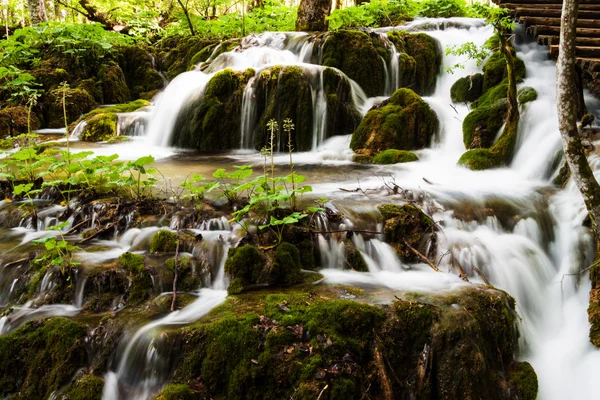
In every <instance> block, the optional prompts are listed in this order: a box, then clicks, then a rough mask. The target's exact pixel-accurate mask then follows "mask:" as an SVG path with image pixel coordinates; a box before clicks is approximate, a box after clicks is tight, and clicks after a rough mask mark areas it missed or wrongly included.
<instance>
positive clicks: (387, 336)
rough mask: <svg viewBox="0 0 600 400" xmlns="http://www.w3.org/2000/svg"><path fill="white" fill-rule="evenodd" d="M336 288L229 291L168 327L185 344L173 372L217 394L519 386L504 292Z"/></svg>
mask: <svg viewBox="0 0 600 400" xmlns="http://www.w3.org/2000/svg"><path fill="white" fill-rule="evenodd" d="M344 292H346V294H345V295H347V291H346V290H345V289H344V288H331V287H320V286H317V287H314V286H312V287H306V288H300V289H296V290H294V291H289V292H286V293H281V294H269V293H265V292H254V293H246V294H242V295H237V296H230V297H229V298H228V299H227V300H226V301H225V303H223V304H222V305H221V306H219V307H217V308H216V309H215V310H213V311H212V312H211V313H209V314H208V315H207V316H206V317H204V318H203V319H201V320H200V321H198V322H197V323H196V324H194V325H192V326H190V327H186V328H183V329H180V330H178V331H175V332H172V333H169V335H168V336H169V337H170V338H171V339H170V340H172V341H173V345H172V346H167V347H170V348H173V346H175V347H180V348H181V353H182V354H183V356H182V357H181V358H180V359H179V360H178V361H177V364H176V366H175V372H174V374H173V383H174V384H181V385H188V386H189V385H193V387H194V388H195V389H196V388H197V390H199V391H200V393H198V394H197V397H198V398H216V399H220V398H227V399H242V398H244V399H247V398H260V399H281V398H289V397H290V396H293V397H294V398H307V399H308V398H311V399H312V398H316V397H318V396H319V394H320V393H321V396H322V397H321V398H325V399H340V398H343V399H360V398H361V395H362V394H363V393H365V392H366V391H367V390H368V392H369V394H370V396H371V397H372V398H391V397H392V396H393V398H445V397H446V396H448V398H480V397H479V396H482V398H486V399H498V400H500V399H504V398H510V399H515V400H516V399H517V398H518V397H517V394H516V393H515V391H514V390H513V389H512V388H513V387H515V383H514V382H513V381H512V380H511V379H510V377H509V373H508V366H509V365H511V363H512V361H513V353H514V350H515V348H516V344H517V338H518V333H517V331H516V329H515V320H516V314H515V311H514V300H512V299H511V298H510V296H508V295H507V294H506V293H504V292H501V291H498V290H494V289H487V288H481V287H469V288H467V289H463V290H460V291H457V292H453V293H450V294H448V293H446V294H440V295H428V296H427V297H426V298H425V299H423V300H421V299H420V298H419V297H418V295H417V296H416V298H415V299H411V300H408V299H407V300H399V301H395V302H394V303H393V304H391V305H389V306H384V307H379V306H372V305H367V304H364V303H362V302H361V301H348V300H340V299H339V297H340V296H342V295H344ZM325 387H327V389H325ZM182 390H183V391H185V392H187V389H185V388H182ZM392 394H393V395H392ZM463 396H464V397H463Z"/></svg>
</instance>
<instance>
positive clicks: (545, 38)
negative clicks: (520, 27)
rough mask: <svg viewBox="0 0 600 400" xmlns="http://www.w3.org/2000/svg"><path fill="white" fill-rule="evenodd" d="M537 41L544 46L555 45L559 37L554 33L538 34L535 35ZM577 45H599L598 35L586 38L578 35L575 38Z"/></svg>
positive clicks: (599, 38)
mask: <svg viewBox="0 0 600 400" xmlns="http://www.w3.org/2000/svg"><path fill="white" fill-rule="evenodd" d="M537 40H538V43H539V44H543V45H546V46H552V45H557V44H559V43H560V37H559V36H556V35H539V36H538V37H537ZM576 43H577V46H593V47H600V37H597V38H588V37H578V38H577V39H576Z"/></svg>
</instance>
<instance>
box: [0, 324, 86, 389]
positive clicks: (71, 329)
mask: <svg viewBox="0 0 600 400" xmlns="http://www.w3.org/2000/svg"><path fill="white" fill-rule="evenodd" d="M86 335H87V329H86V328H85V326H84V325H82V324H80V323H77V322H74V321H71V320H68V319H66V318H51V319H46V320H41V321H30V322H27V323H26V324H24V325H23V326H22V327H20V328H18V329H16V330H15V331H14V332H11V333H9V334H8V335H3V336H0V359H2V362H1V363H0V383H1V385H0V394H1V395H2V396H4V397H6V396H8V395H9V394H16V396H15V398H22V399H42V398H46V397H48V395H49V394H50V393H52V392H54V391H56V390H58V389H60V388H61V387H63V386H64V385H66V384H67V383H69V382H70V381H71V379H72V378H73V376H74V375H75V373H76V372H77V371H78V370H79V369H81V368H85V367H86V366H87V353H86V346H85V342H84V338H85V337H86Z"/></svg>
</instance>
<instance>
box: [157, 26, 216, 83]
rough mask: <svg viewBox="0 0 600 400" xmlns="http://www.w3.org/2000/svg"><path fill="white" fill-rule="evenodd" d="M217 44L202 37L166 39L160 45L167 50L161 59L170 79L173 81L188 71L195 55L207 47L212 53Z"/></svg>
mask: <svg viewBox="0 0 600 400" xmlns="http://www.w3.org/2000/svg"><path fill="white" fill-rule="evenodd" d="M217 44H218V43H215V40H207V39H206V38H204V37H201V36H173V37H170V38H166V39H164V40H163V41H162V42H161V43H160V47H162V48H163V49H164V50H165V52H164V53H163V55H162V57H161V58H162V63H163V70H165V71H167V75H168V78H169V79H173V78H175V77H176V76H177V75H179V74H181V73H182V72H185V71H186V70H187V69H188V67H189V66H190V64H191V60H192V58H193V57H194V55H196V54H198V52H200V51H201V50H203V49H205V48H207V47H211V51H212V48H214V46H215V45H217ZM207 52H208V50H207ZM209 55H210V54H209Z"/></svg>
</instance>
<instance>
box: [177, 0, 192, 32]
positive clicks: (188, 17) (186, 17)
mask: <svg viewBox="0 0 600 400" xmlns="http://www.w3.org/2000/svg"><path fill="white" fill-rule="evenodd" d="M177 2H178V3H179V5H180V6H181V9H182V10H183V14H185V19H186V20H187V24H188V27H189V28H190V34H191V35H192V36H194V35H195V34H196V32H195V31H194V24H192V20H191V19H190V14H189V13H188V9H187V7H186V6H185V5H184V4H183V1H181V0H177Z"/></svg>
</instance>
